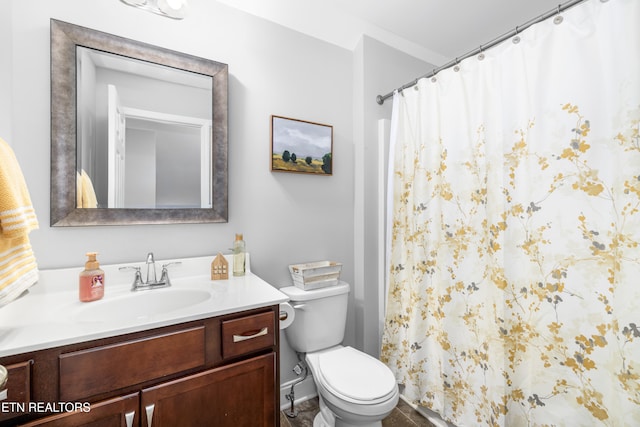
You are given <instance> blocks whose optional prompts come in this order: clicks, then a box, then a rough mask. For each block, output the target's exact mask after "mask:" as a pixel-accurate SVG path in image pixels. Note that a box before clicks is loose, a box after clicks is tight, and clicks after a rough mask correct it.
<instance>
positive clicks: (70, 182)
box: [51, 19, 228, 226]
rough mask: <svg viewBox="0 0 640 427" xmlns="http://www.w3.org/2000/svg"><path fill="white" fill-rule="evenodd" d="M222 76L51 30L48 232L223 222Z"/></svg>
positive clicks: (111, 41) (215, 66)
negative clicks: (65, 228)
mask: <svg viewBox="0 0 640 427" xmlns="http://www.w3.org/2000/svg"><path fill="white" fill-rule="evenodd" d="M227 88H228V67H227V65H225V64H221V63H218V62H215V61H211V60H207V59H203V58H198V57H194V56H190V55H186V54H183V53H179V52H174V51H170V50H167V49H163V48H159V47H155V46H151V45H148V44H145V43H141V42H137V41H133V40H129V39H125V38H122V37H118V36H114V35H110V34H106V33H102V32H99V31H94V30H90V29H87V28H84V27H79V26H76V25H73V24H68V23H64V22H61V21H57V20H53V19H52V20H51V126H52V127H51V137H52V142H51V144H52V145H51V146H52V150H51V154H52V158H51V225H53V226H74V225H100V224H153V223H185V222H226V221H227V219H228V218H227V211H228V209H227Z"/></svg>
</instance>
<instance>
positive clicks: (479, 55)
mask: <svg viewBox="0 0 640 427" xmlns="http://www.w3.org/2000/svg"><path fill="white" fill-rule="evenodd" d="M482 49H483V48H482V45H480V53H479V54H478V61H482V60H483V59H484V52H483V51H482Z"/></svg>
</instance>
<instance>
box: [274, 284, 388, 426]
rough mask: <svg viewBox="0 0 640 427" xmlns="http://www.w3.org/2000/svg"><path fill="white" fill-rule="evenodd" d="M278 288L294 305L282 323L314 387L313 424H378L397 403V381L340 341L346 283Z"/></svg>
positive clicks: (381, 366)
mask: <svg viewBox="0 0 640 427" xmlns="http://www.w3.org/2000/svg"><path fill="white" fill-rule="evenodd" d="M280 290H281V291H282V292H284V293H285V294H286V295H287V296H288V297H289V298H290V303H291V306H292V307H293V308H294V311H295V314H294V319H293V322H292V323H291V324H290V325H289V326H288V327H287V328H285V334H286V336H287V340H288V342H289V344H290V345H291V347H292V348H293V349H294V350H295V351H296V352H298V353H301V354H304V355H305V360H306V362H307V365H308V366H309V368H310V370H311V373H312V375H313V380H314V382H315V385H316V389H317V392H318V397H319V401H320V412H319V413H318V415H317V416H316V418H315V419H314V422H313V425H314V427H334V426H335V427H356V426H357V427H381V426H382V421H381V420H382V419H383V418H385V417H386V416H387V415H389V413H391V411H392V410H393V408H395V406H396V405H397V403H398V399H399V391H398V385H397V383H396V380H395V377H394V375H393V373H392V372H391V370H390V369H389V368H388V367H387V366H386V365H385V364H384V363H382V362H381V361H379V360H378V359H376V358H374V357H372V356H370V355H368V354H366V353H363V352H361V351H359V350H357V349H354V348H352V347H348V346H343V345H342V340H343V338H344V331H345V326H346V319H347V305H348V304H347V300H348V294H349V284H347V283H345V282H339V283H338V284H337V285H335V286H330V287H326V288H320V289H314V290H302V289H299V288H297V287H294V286H290V287H284V288H280Z"/></svg>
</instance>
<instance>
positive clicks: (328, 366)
mask: <svg viewBox="0 0 640 427" xmlns="http://www.w3.org/2000/svg"><path fill="white" fill-rule="evenodd" d="M306 361H307V364H308V366H309V368H310V369H311V373H312V375H313V379H314V381H315V384H316V388H317V391H318V397H319V401H320V412H319V413H318V414H317V415H316V418H315V419H314V422H313V426H314V427H334V426H335V427H352V426H359V427H380V426H382V422H381V420H382V419H383V418H385V417H386V416H387V415H389V413H391V411H392V410H393V408H395V407H396V405H397V404H398V399H399V392H398V386H397V384H396V381H395V378H394V376H393V374H392V373H391V371H390V370H389V368H387V366H385V365H384V364H383V363H382V362H380V361H379V360H377V359H375V358H373V357H371V356H369V355H368V354H366V353H363V352H361V351H358V350H356V349H354V348H352V347H343V346H336V347H333V348H330V349H327V350H322V351H318V352H315V353H309V354H307V356H306Z"/></svg>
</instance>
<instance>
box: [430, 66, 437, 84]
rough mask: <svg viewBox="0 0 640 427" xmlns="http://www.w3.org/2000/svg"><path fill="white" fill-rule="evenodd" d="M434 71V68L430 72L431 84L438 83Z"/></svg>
mask: <svg viewBox="0 0 640 427" xmlns="http://www.w3.org/2000/svg"><path fill="white" fill-rule="evenodd" d="M436 74H438V73H436V69H435V68H434V69H433V71H432V72H431V83H435V82H437V81H438V79H437V78H436Z"/></svg>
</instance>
